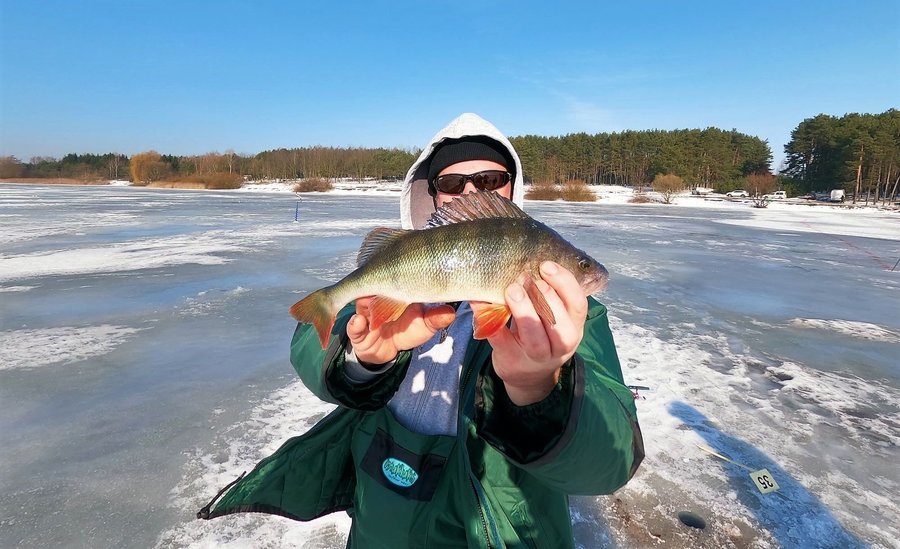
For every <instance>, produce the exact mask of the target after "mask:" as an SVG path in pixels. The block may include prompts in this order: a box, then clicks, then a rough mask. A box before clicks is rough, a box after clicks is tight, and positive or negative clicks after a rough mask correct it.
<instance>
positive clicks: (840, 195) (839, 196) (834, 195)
mask: <svg viewBox="0 0 900 549" xmlns="http://www.w3.org/2000/svg"><path fill="white" fill-rule="evenodd" d="M829 200H830V201H831V202H843V201H844V189H833V190H832V191H831V196H830V197H829Z"/></svg>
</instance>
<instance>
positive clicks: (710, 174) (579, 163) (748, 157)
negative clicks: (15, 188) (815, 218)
mask: <svg viewBox="0 0 900 549" xmlns="http://www.w3.org/2000/svg"><path fill="white" fill-rule="evenodd" d="M898 128H900V122H898V111H896V110H894V109H891V110H889V111H887V112H885V113H882V114H878V115H869V114H862V115H860V114H850V115H846V116H844V117H841V118H835V117H832V116H827V115H819V116H817V117H815V118H811V119H807V120H804V121H803V122H801V123H800V125H799V126H798V127H797V128H796V129H795V130H794V131H793V132H792V134H791V142H790V143H789V144H788V145H787V146H786V147H785V152H786V153H787V155H788V157H787V164H786V166H787V167H786V169H785V171H784V173H783V176H784V177H781V178H779V184H780V186H782V187H784V188H787V189H788V190H789V191H790V194H791V195H795V194H800V193H803V192H808V191H813V190H826V189H831V188H838V187H843V188H846V189H847V190H850V191H852V190H854V188H856V187H857V186H858V188H859V189H865V188H866V187H872V188H874V189H881V193H882V195H884V193H885V192H886V191H887V190H888V186H889V185H891V184H893V185H894V186H896V181H897V178H898V176H900V160H898V154H900V129H898ZM510 140H511V141H512V143H513V145H514V146H515V147H516V150H517V151H518V152H519V155H520V156H521V157H522V163H523V166H524V170H525V172H524V174H523V175H524V176H525V178H526V180H527V181H531V182H539V183H564V182H567V181H583V182H585V183H587V184H617V185H632V186H642V185H647V184H650V183H652V182H653V180H654V178H656V176H658V175H660V174H669V175H674V176H678V177H680V178H681V179H682V180H683V182H684V184H685V185H686V186H690V187H694V186H704V187H712V188H715V189H718V190H721V191H727V190H731V189H734V188H738V187H741V186H744V185H746V182H747V177H748V176H754V175H762V174H769V173H771V171H772V170H771V163H772V152H771V149H770V148H769V145H768V143H767V142H766V141H764V140H762V139H760V138H758V137H753V136H750V135H747V134H744V133H741V132H738V131H737V130H730V131H726V130H721V129H718V128H706V129H702V130H701V129H684V130H672V131H663V130H650V131H623V132H613V133H599V134H587V133H577V134H570V135H566V136H562V137H543V136H537V135H526V136H519V137H512V138H511V139H510ZM420 152H421V151H419V150H415V149H412V150H406V149H398V148H377V149H367V148H339V147H321V146H317V147H301V148H293V149H277V150H270V151H264V152H261V153H259V154H256V155H253V156H248V155H243V154H237V153H235V152H234V151H230V150H229V151H226V152H225V153H218V152H215V153H208V154H204V155H199V156H173V155H166V154H158V153H156V152H154V151H147V152H143V153H140V154H137V155H134V157H131V158H129V157H127V156H125V155H123V154H116V153H109V154H103V155H96V154H81V155H79V154H67V155H66V156H64V157H63V158H62V159H58V160H57V159H55V158H45V157H39V158H32V159H30V161H29V162H22V161H20V160H18V159H16V158H14V157H0V178H17V177H21V178H28V177H40V178H75V179H82V180H91V179H131V180H133V181H135V182H144V183H146V182H151V181H160V180H187V179H192V180H196V181H202V180H204V178H209V176H211V175H213V174H229V178H223V181H224V180H229V181H230V180H234V179H236V178H237V180H238V181H239V180H240V179H251V180H263V179H289V180H291V179H301V178H326V179H327V178H356V179H363V178H377V179H399V178H402V177H403V176H404V175H405V174H406V171H407V169H408V168H409V166H410V165H411V164H412V163H413V162H414V161H415V159H416V158H417V157H418V155H419V153H420ZM135 160H138V162H134V161H135ZM186 178H187V179H186Z"/></svg>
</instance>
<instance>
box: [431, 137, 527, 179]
mask: <svg viewBox="0 0 900 549" xmlns="http://www.w3.org/2000/svg"><path fill="white" fill-rule="evenodd" d="M467 160H490V161H491V162H496V163H498V164H502V165H503V166H504V167H506V169H507V171H509V172H510V174H512V178H511V179H512V180H513V181H515V179H516V163H515V161H514V160H513V158H512V155H511V154H510V153H509V151H508V150H507V149H506V147H504V146H503V145H502V144H501V143H499V142H498V141H495V140H493V139H491V138H490V137H484V136H471V137H463V138H461V139H448V140H446V141H444V142H443V143H441V145H439V146H438V148H437V149H436V150H435V151H434V153H432V155H431V159H430V160H429V161H428V162H429V164H428V183H429V186H431V184H432V182H433V181H434V178H435V177H437V175H438V174H439V173H441V171H442V170H443V169H444V168H446V167H447V166H452V165H453V164H456V163H457V162H465V161H467Z"/></svg>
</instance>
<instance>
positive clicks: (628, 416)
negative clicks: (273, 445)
mask: <svg viewBox="0 0 900 549" xmlns="http://www.w3.org/2000/svg"><path fill="white" fill-rule="evenodd" d="M475 190H483V191H492V192H496V193H498V194H501V195H502V196H504V197H506V198H509V199H511V200H512V201H513V202H515V203H516V204H517V205H519V206H521V205H522V203H523V196H524V190H523V178H522V167H521V163H520V160H519V158H518V155H517V154H516V152H515V150H514V149H513V147H512V145H511V144H510V142H509V140H508V139H507V138H506V137H504V136H503V135H502V134H501V133H500V132H499V131H498V130H497V129H496V128H495V127H494V126H492V125H491V124H490V123H488V122H486V121H485V120H483V119H481V118H479V117H478V116H476V115H473V114H464V115H462V116H460V117H458V118H457V119H455V120H454V121H452V122H451V123H450V125H448V126H447V127H446V128H444V129H443V130H441V132H439V133H438V134H437V135H436V136H435V137H434V138H433V139H432V141H431V142H430V143H429V144H428V146H427V147H426V148H425V149H424V150H423V152H422V154H421V155H420V157H419V159H418V160H417V161H416V163H415V164H413V166H412V167H411V168H410V170H409V172H408V174H407V177H406V182H405V188H404V191H403V195H402V198H401V218H402V225H403V227H404V228H406V229H419V228H422V226H423V225H424V224H425V223H426V221H427V220H428V218H429V217H430V215H431V214H432V213H433V212H434V211H435V209H436V208H439V207H440V206H441V205H442V204H445V203H447V202H449V201H450V200H453V199H455V198H457V197H459V196H460V195H462V194H465V193H468V192H474V191H475ZM541 277H542V280H540V281H537V285H538V288H539V289H540V291H541V292H542V293H543V295H544V297H545V299H546V300H547V302H548V303H549V305H550V308H551V309H552V311H553V313H554V316H555V318H556V319H557V322H556V324H554V325H552V326H546V325H545V324H544V323H542V322H541V321H540V319H539V318H538V315H537V313H536V311H535V307H534V305H533V304H532V302H531V300H530V299H529V298H528V296H527V294H526V292H525V291H524V288H523V287H522V286H521V285H520V284H518V283H515V284H512V285H510V286H509V287H508V288H506V292H505V297H506V303H507V305H508V307H509V308H510V311H511V313H512V322H511V323H510V324H509V326H507V327H504V328H501V329H500V331H498V332H497V333H495V334H494V335H492V336H490V337H489V338H488V339H487V340H486V341H484V340H475V339H473V338H472V311H471V307H470V306H469V304H467V303H462V304H437V305H427V304H412V305H410V306H409V307H408V308H407V309H406V310H405V311H404V313H403V315H401V317H400V318H398V319H397V320H395V321H393V322H388V323H386V324H383V325H381V326H379V327H378V328H377V329H375V330H370V329H369V311H368V305H369V301H370V300H371V298H361V299H358V300H357V301H356V303H355V304H352V305H349V306H347V307H345V308H344V311H342V312H341V313H339V315H338V319H337V321H336V323H335V328H334V330H333V331H332V334H335V335H333V336H332V338H331V341H330V342H329V344H328V348H327V349H326V350H325V351H323V350H322V349H321V345H320V343H319V339H318V337H317V335H316V332H315V330H314V329H313V328H312V326H309V325H299V326H298V327H297V330H296V331H295V334H294V338H293V341H292V343H291V362H292V363H293V365H294V367H295V369H296V370H297V372H298V374H299V375H300V377H301V378H302V379H303V382H304V383H305V384H306V385H307V387H309V388H310V390H311V391H312V392H313V393H315V394H316V395H317V396H319V397H320V398H322V399H324V400H327V401H329V402H335V403H337V404H340V406H339V407H338V409H337V410H336V411H335V412H334V413H332V414H331V415H330V416H329V417H328V418H326V419H324V420H322V421H321V422H320V423H319V424H318V425H316V427H314V428H313V429H311V430H310V432H309V433H307V434H306V435H304V436H302V437H297V438H296V439H292V440H291V441H288V443H286V444H285V445H284V446H283V447H282V449H280V450H279V451H278V453H276V454H275V455H274V456H272V457H270V458H268V459H267V460H265V461H263V462H262V463H260V465H259V466H257V469H256V470H254V472H253V473H251V475H250V476H249V477H247V479H243V481H241V482H240V483H239V484H238V485H237V486H235V487H234V488H233V489H232V490H231V491H230V492H229V493H228V494H226V496H225V497H224V498H223V500H222V501H221V502H220V503H219V504H218V505H217V506H216V508H215V509H213V511H212V512H210V511H209V509H210V507H211V505H212V503H211V504H210V505H208V506H207V507H205V508H204V509H203V510H201V513H200V515H201V516H202V517H203V518H211V517H213V516H221V515H223V514H228V513H231V512H237V511H263V512H273V513H277V514H282V515H285V516H289V517H291V518H297V519H300V520H308V519H311V518H314V517H316V516H321V515H322V514H325V513H329V512H332V511H335V510H338V509H346V510H347V512H348V513H349V514H350V515H351V516H352V518H353V521H352V527H351V532H350V538H349V540H348V546H351V547H364V548H369V547H465V546H469V547H503V546H512V547H520V546H521V547H535V546H538V547H566V546H571V545H572V544H573V539H572V531H571V520H570V518H569V511H568V498H567V494H602V493H611V492H612V491H614V490H616V489H618V488H619V487H621V486H622V485H623V484H625V482H627V481H628V480H629V479H630V478H631V476H632V475H633V474H634V472H635V471H636V469H637V466H638V465H639V463H640V461H641V459H642V457H643V443H642V440H641V436H640V429H639V427H638V423H637V417H636V412H635V406H634V401H633V398H632V395H631V392H630V391H629V389H628V388H627V387H625V386H624V384H623V380H622V373H621V368H620V365H619V361H618V357H617V355H616V350H615V346H614V344H613V341H612V335H611V333H610V331H609V324H608V320H607V316H606V308H605V307H604V306H603V305H601V304H600V303H598V302H597V301H596V300H594V299H593V298H587V299H586V298H585V296H584V295H583V293H582V290H581V288H580V286H579V285H578V283H577V281H576V280H575V278H574V276H573V275H572V273H570V272H569V271H567V270H565V269H563V268H562V267H561V266H559V265H557V264H555V263H553V262H545V263H544V264H542V265H541ZM204 515H205V516H204Z"/></svg>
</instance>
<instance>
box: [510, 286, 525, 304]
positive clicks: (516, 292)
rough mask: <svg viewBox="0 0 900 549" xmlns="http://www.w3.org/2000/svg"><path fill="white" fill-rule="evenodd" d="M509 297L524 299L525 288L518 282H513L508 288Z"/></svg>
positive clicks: (514, 299) (515, 299)
mask: <svg viewBox="0 0 900 549" xmlns="http://www.w3.org/2000/svg"><path fill="white" fill-rule="evenodd" d="M509 298H510V299H512V300H513V301H522V300H523V299H525V290H524V288H522V287H521V286H519V285H518V284H514V285H513V286H511V287H510V288H509Z"/></svg>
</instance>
